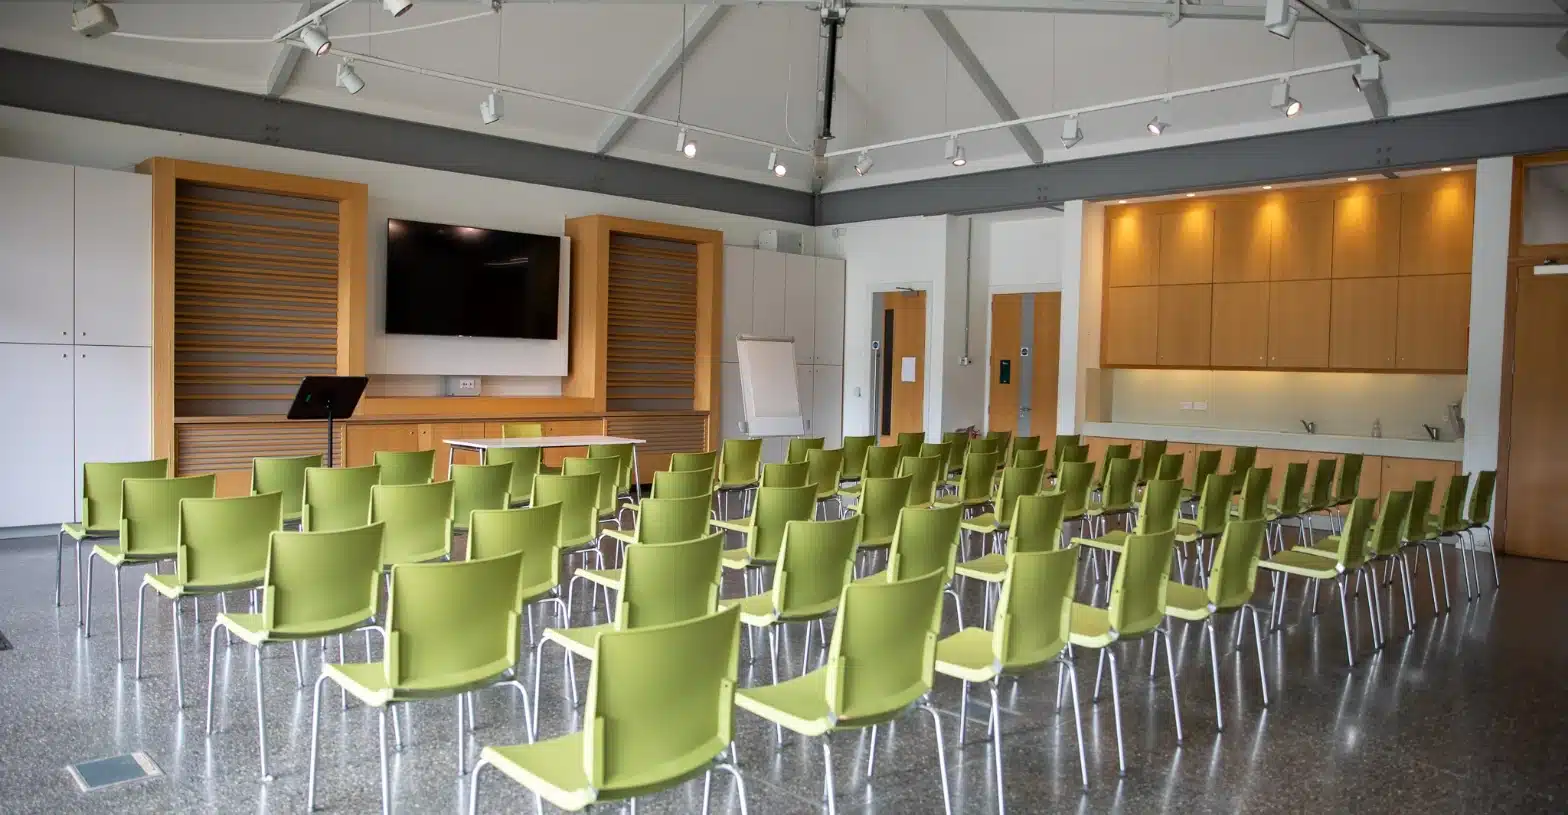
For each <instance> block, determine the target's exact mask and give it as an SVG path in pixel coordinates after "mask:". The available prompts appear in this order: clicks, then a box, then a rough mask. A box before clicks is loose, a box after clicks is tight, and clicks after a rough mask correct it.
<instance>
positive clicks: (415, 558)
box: [381, 526, 457, 569]
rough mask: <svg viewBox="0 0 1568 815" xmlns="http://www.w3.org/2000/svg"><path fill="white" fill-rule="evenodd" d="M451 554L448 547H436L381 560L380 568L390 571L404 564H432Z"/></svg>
mask: <svg viewBox="0 0 1568 815" xmlns="http://www.w3.org/2000/svg"><path fill="white" fill-rule="evenodd" d="M452 528H453V529H457V527H455V526H454V527H452ZM451 553H452V550H451V548H450V547H440V546H438V547H436V548H434V549H428V550H426V551H423V552H415V553H414V554H411V555H404V556H403V557H400V558H397V559H396V560H382V561H381V568H382V569H391V568H392V567H393V566H401V565H404V564H413V563H433V562H435V561H437V560H440V559H441V558H444V557H446V556H447V555H449V554H451Z"/></svg>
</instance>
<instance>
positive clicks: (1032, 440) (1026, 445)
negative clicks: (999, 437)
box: [1007, 436, 1040, 456]
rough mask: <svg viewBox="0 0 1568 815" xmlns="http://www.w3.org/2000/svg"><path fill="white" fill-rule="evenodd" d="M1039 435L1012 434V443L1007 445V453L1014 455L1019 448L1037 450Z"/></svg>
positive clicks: (1038, 447)
mask: <svg viewBox="0 0 1568 815" xmlns="http://www.w3.org/2000/svg"><path fill="white" fill-rule="evenodd" d="M1039 449H1040V437H1039V436H1014V437H1013V442H1012V444H1010V445H1008V448H1007V454H1008V455H1009V456H1013V455H1016V454H1017V453H1018V452H1019V451H1021V450H1039Z"/></svg>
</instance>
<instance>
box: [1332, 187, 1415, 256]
mask: <svg viewBox="0 0 1568 815" xmlns="http://www.w3.org/2000/svg"><path fill="white" fill-rule="evenodd" d="M1399 205H1400V195H1399V193H1398V192H1397V191H1394V190H1390V189H1388V188H1387V187H1386V186H1385V185H1382V184H1378V185H1369V186H1368V187H1366V188H1364V189H1358V190H1356V191H1355V192H1354V193H1352V194H1351V195H1349V196H1345V197H1342V198H1339V199H1337V200H1336V201H1335V202H1334V277H1388V276H1391V275H1395V274H1398V273H1399V227H1400V217H1399V208H1400V206H1399Z"/></svg>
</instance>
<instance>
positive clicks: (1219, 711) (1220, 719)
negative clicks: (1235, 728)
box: [1171, 616, 1225, 732]
mask: <svg viewBox="0 0 1568 815" xmlns="http://www.w3.org/2000/svg"><path fill="white" fill-rule="evenodd" d="M1203 631H1204V633H1205V634H1207V635H1208V637H1209V670H1210V672H1212V673H1213V674H1214V722H1215V728H1214V729H1216V730H1219V731H1221V732H1223V731H1224V730H1225V711H1224V705H1223V704H1222V703H1221V702H1220V657H1219V653H1220V648H1219V645H1220V643H1219V638H1218V637H1217V636H1215V634H1214V618H1213V616H1210V617H1209V619H1207V620H1204V621H1203ZM1171 673H1172V674H1173V675H1174V674H1175V670H1174V669H1173V670H1172V671H1171Z"/></svg>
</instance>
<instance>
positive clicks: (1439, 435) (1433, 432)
mask: <svg viewBox="0 0 1568 815" xmlns="http://www.w3.org/2000/svg"><path fill="white" fill-rule="evenodd" d="M1421 427H1423V428H1425V429H1426V436H1427V438H1429V439H1431V440H1432V441H1442V440H1443V431H1442V430H1440V429H1438V428H1436V427H1433V426H1432V425H1429V424H1424V425H1421Z"/></svg>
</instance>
